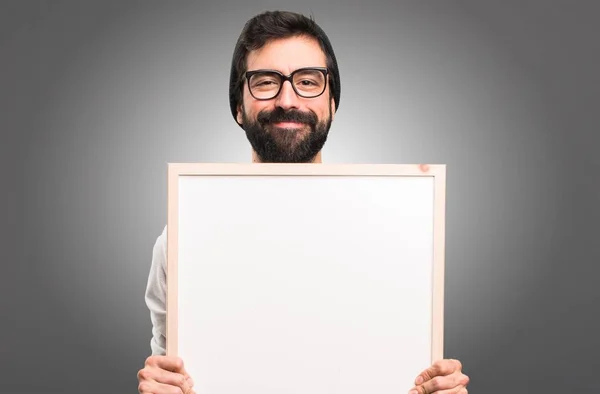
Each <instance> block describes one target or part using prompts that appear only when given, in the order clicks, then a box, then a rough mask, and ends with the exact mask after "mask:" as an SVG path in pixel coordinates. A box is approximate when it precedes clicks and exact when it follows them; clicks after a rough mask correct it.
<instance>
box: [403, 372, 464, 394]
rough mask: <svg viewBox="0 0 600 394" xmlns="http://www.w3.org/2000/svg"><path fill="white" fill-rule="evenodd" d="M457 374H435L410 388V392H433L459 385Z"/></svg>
mask: <svg viewBox="0 0 600 394" xmlns="http://www.w3.org/2000/svg"><path fill="white" fill-rule="evenodd" d="M458 377H459V375H458V374H457V373H454V374H451V375H447V376H435V377H433V378H431V379H430V380H428V381H426V382H425V383H423V384H421V385H418V386H415V387H414V388H412V389H411V391H410V394H433V393H436V394H437V393H438V392H440V391H443V390H451V389H454V388H456V387H460V386H461V384H460V383H459V382H458Z"/></svg>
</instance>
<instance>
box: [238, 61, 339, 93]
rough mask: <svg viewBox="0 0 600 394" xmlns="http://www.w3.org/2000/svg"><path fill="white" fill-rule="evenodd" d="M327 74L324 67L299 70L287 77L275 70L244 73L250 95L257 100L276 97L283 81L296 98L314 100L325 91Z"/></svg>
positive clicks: (327, 71)
mask: <svg viewBox="0 0 600 394" xmlns="http://www.w3.org/2000/svg"><path fill="white" fill-rule="evenodd" d="M328 73H329V70H328V69H327V68H325V67H305V68H299V69H297V70H295V71H294V72H293V73H291V74H290V75H287V76H286V75H283V74H282V73H280V72H279V71H276V70H253V71H247V72H246V80H247V81H248V88H249V90H250V94H251V95H252V97H254V98H255V99H257V100H271V99H272V98H275V97H277V95H278V94H279V92H281V87H282V86H283V84H284V83H285V81H290V84H291V85H292V88H293V89H294V92H296V94H297V95H298V96H300V97H304V98H315V97H318V96H320V95H322V94H323V92H324V91H325V87H326V86H327V75H328Z"/></svg>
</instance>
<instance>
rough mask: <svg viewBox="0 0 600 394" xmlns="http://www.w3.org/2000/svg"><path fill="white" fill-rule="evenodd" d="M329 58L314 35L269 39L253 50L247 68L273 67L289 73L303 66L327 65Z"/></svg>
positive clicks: (249, 55)
mask: <svg viewBox="0 0 600 394" xmlns="http://www.w3.org/2000/svg"><path fill="white" fill-rule="evenodd" d="M326 66H327V58H326V56H325V53H324V52H323V50H322V49H321V47H320V45H319V42H318V41H317V40H316V39H315V38H313V37H305V36H299V37H290V38H281V39H277V40H272V41H269V42H268V43H267V44H266V45H264V46H263V47H262V48H260V49H257V50H254V51H251V52H250V53H249V54H248V58H247V69H248V70H249V71H250V70H259V69H273V70H278V71H281V72H282V73H284V74H289V73H291V72H292V71H294V70H296V69H298V68H302V67H326Z"/></svg>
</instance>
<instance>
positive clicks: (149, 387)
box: [137, 356, 195, 394]
mask: <svg viewBox="0 0 600 394" xmlns="http://www.w3.org/2000/svg"><path fill="white" fill-rule="evenodd" d="M137 376H138V382H139V384H138V391H139V392H140V394H195V392H194V390H193V389H192V387H193V384H194V383H193V381H192V378H191V377H190V375H189V374H188V373H187V371H186V370H185V367H184V366H183V360H181V359H180V358H179V357H168V356H150V357H148V358H147V359H146V363H145V365H144V368H143V369H140V370H139V372H138V375H137Z"/></svg>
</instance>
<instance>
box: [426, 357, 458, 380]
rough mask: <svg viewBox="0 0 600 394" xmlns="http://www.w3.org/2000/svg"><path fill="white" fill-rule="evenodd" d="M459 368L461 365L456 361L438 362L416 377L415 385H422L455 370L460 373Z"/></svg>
mask: <svg viewBox="0 0 600 394" xmlns="http://www.w3.org/2000/svg"><path fill="white" fill-rule="evenodd" d="M461 368H462V365H461V363H460V361H458V360H451V359H450V360H438V361H436V362H434V363H433V364H432V365H431V366H430V367H429V368H427V369H426V370H424V371H423V372H421V373H420V374H419V376H417V378H416V379H415V385H420V384H423V383H424V382H427V381H429V380H431V379H433V378H434V377H436V376H445V375H450V374H452V373H453V372H455V371H457V370H458V371H460V370H461Z"/></svg>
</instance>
